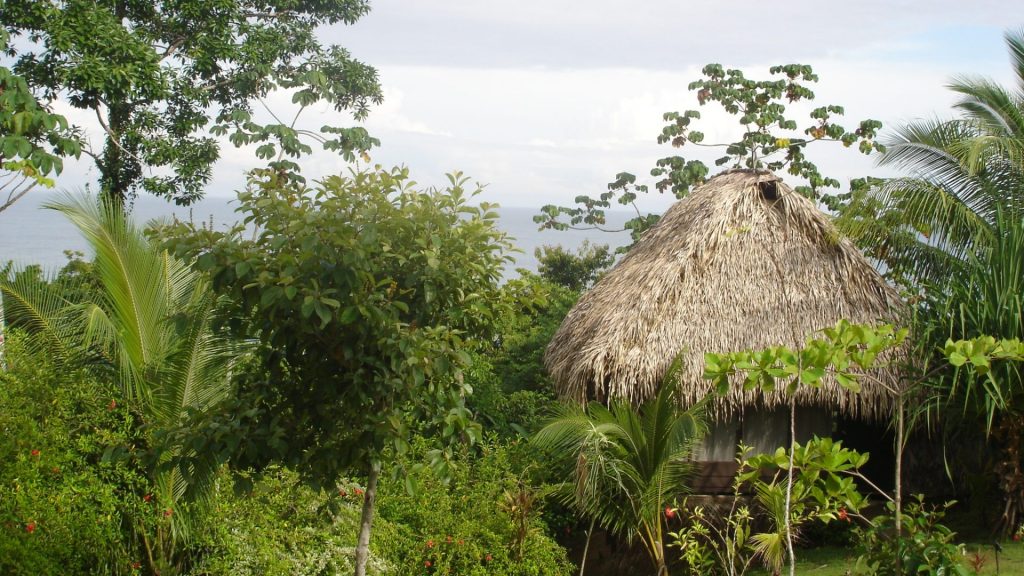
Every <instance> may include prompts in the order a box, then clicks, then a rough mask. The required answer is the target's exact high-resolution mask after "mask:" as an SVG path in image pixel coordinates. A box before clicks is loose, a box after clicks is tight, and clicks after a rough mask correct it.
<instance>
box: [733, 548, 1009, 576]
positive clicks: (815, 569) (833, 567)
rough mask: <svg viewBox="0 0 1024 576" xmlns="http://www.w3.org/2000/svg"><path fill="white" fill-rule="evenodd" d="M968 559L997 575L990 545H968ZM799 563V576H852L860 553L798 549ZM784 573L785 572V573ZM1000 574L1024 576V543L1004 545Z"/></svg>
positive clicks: (757, 573) (758, 573)
mask: <svg viewBox="0 0 1024 576" xmlns="http://www.w3.org/2000/svg"><path fill="white" fill-rule="evenodd" d="M966 552H967V556H966V557H965V558H964V566H966V567H968V570H970V568H971V562H970V561H969V560H970V558H971V557H972V556H973V555H974V554H975V553H978V554H980V555H981V556H982V557H984V559H985V562H984V565H983V566H982V569H981V571H980V572H978V574H979V575H986V576H987V575H995V574H996V561H995V552H994V551H993V550H992V546H991V545H990V544H976V543H969V544H967V546H966ZM796 557H797V562H796V573H797V574H812V575H814V576H846V575H847V574H852V572H851V570H852V569H853V566H854V563H855V562H856V559H857V552H856V550H855V549H853V548H832V547H823V548H813V549H809V550H798V551H797V554H796ZM783 573H784V574H785V573H786V571H785V570H784V571H783ZM751 574H752V575H753V576H764V575H765V574H768V573H767V572H765V571H761V570H758V571H753V572H751ZM999 574H1000V575H1001V576H1024V543H1020V542H1007V543H1005V544H1003V551H1002V552H1001V553H1000V554H999Z"/></svg>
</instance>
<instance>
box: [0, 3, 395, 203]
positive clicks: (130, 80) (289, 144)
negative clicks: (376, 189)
mask: <svg viewBox="0 0 1024 576" xmlns="http://www.w3.org/2000/svg"><path fill="white" fill-rule="evenodd" d="M368 10H369V6H368V3H367V2H366V1H365V0H345V1H342V2H304V3H295V2H270V3H267V2H257V1H252V0H227V1H220V2H207V1H204V0H191V1H185V2H158V3H153V2H139V1H137V0H129V1H125V0H117V1H114V0H103V1H100V2H93V1H88V2H86V1H81V0H75V1H70V2H60V3H54V2H49V1H47V0H7V1H6V2H5V4H4V8H3V11H2V13H0V22H2V24H3V28H4V30H5V33H9V34H10V35H12V36H13V37H14V39H15V41H14V42H12V43H11V44H10V45H8V46H7V52H8V55H9V56H11V57H13V58H14V59H15V63H14V72H15V73H16V74H18V75H20V76H22V77H23V78H24V79H25V80H26V81H27V83H28V86H29V87H30V88H31V89H32V90H33V91H34V92H36V93H37V94H38V95H39V96H40V97H41V98H42V99H44V100H52V99H54V98H58V97H59V98H64V99H66V101H67V102H68V103H69V104H70V105H71V106H74V107H76V108H80V109H83V110H87V111H89V112H91V113H94V114H95V115H96V117H97V118H98V119H99V121H100V123H101V124H102V125H103V129H104V131H105V133H106V146H105V149H104V151H103V153H102V155H100V156H98V157H96V163H97V167H98V168H99V171H100V174H101V185H102V187H103V191H104V193H105V194H107V195H109V196H110V197H111V198H114V199H116V200H122V201H123V200H124V199H125V198H126V197H128V196H129V195H132V194H134V193H135V192H136V190H138V189H142V190H145V191H147V192H150V193H153V194H156V195H158V196H163V197H166V198H168V199H173V200H175V201H176V202H178V203H180V204H188V203H190V202H192V201H194V200H196V199H197V198H199V197H201V196H202V192H203V190H202V188H203V186H204V185H205V184H206V183H207V182H208V181H209V178H210V168H211V165H212V164H213V163H214V162H215V161H216V160H217V157H218V155H219V145H218V143H217V141H216V140H214V139H213V138H212V137H210V136H208V135H207V134H206V133H205V132H206V130H207V129H208V128H209V129H210V131H211V132H212V134H213V135H215V136H227V137H228V139H229V140H230V141H231V143H232V144H234V145H235V146H242V145H247V144H257V145H259V147H258V149H257V152H256V153H257V156H259V157H261V158H265V159H267V160H272V159H274V157H275V156H277V158H276V159H275V160H274V161H273V162H271V166H272V167H273V168H275V169H279V170H287V171H290V172H297V171H298V165H297V164H295V163H294V162H293V161H290V160H284V159H283V158H284V156H288V157H290V158H294V157H296V156H299V155H301V154H306V153H309V152H311V151H312V148H311V146H310V145H309V144H307V143H305V142H303V138H304V137H307V138H312V139H313V140H316V141H317V142H318V143H319V144H321V145H322V146H323V148H324V149H325V150H334V151H338V152H340V153H341V154H342V155H343V156H344V157H345V158H346V159H348V160H353V159H354V158H355V154H357V153H358V152H360V151H364V150H366V149H368V148H369V147H370V146H372V145H374V144H376V143H377V142H376V140H375V139H373V138H370V137H369V135H368V134H367V133H366V131H365V130H364V129H362V128H338V127H331V126H324V127H323V128H321V129H320V132H319V133H315V132H308V131H302V130H298V129H296V128H295V120H292V121H287V122H286V121H283V120H280V119H278V118H277V117H276V116H275V117H274V121H273V122H271V123H268V124H261V123H259V122H257V121H256V120H255V118H254V116H253V107H254V105H255V104H256V103H257V102H259V103H261V104H262V103H263V99H264V98H265V97H266V96H267V95H268V94H270V93H271V92H274V91H276V90H284V91H287V92H290V93H291V94H292V102H293V103H294V104H296V105H297V106H299V107H300V108H305V107H307V106H310V105H313V104H315V103H318V102H323V103H325V104H327V105H330V107H331V108H333V110H334V111H335V112H342V111H349V112H351V113H352V114H353V115H354V116H355V117H356V118H357V119H361V118H363V117H365V115H366V114H367V111H368V107H369V105H370V104H371V103H379V102H380V101H381V91H380V86H379V85H378V83H377V74H376V71H375V70H374V69H373V68H371V67H369V66H367V65H365V64H362V63H360V62H358V61H357V60H355V59H354V58H352V56H351V55H350V54H349V53H348V52H347V51H346V50H344V49H343V48H341V47H339V46H335V45H330V46H324V45H323V44H322V43H321V40H320V39H319V38H318V35H317V29H318V28H319V27H321V26H323V25H330V24H338V23H344V24H352V23H354V22H355V21H356V20H357V19H359V18H360V17H361V16H363V15H364V14H366V12H367V11H368ZM19 37H24V38H26V39H30V40H32V41H31V42H28V41H19V40H18V39H19ZM271 115H273V112H271ZM296 119H297V118H296ZM160 168H165V170H160Z"/></svg>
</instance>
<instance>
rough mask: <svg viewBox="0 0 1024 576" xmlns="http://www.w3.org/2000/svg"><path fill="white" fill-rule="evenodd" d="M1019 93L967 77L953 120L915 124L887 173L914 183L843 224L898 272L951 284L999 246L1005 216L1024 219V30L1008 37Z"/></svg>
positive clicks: (862, 202)
mask: <svg viewBox="0 0 1024 576" xmlns="http://www.w3.org/2000/svg"><path fill="white" fill-rule="evenodd" d="M1005 38H1006V43H1007V46H1008V47H1009V50H1010V56H1011V60H1012V63H1013V67H1014V71H1015V72H1016V76H1017V86H1016V87H1015V88H1013V89H1007V88H1004V87H1002V86H999V85H998V84H996V83H994V82H993V81H991V80H989V79H985V78H974V77H959V78H956V79H954V80H953V82H952V83H951V84H950V86H949V88H950V89H951V90H953V91H954V92H956V93H958V94H959V95H960V100H959V101H958V102H957V103H956V105H955V108H956V109H957V110H958V111H959V112H960V113H961V116H960V117H959V118H955V119H951V120H931V121H921V122H916V123H911V124H908V125H906V126H903V127H902V128H899V129H898V130H897V131H896V135H895V136H894V137H893V139H892V140H890V141H889V142H887V143H886V146H887V151H886V153H885V154H884V155H883V156H882V157H881V160H880V163H881V164H882V165H887V166H893V167H896V168H900V169H903V170H905V171H907V172H909V173H910V174H911V176H908V177H904V178H895V179H892V180H888V181H885V182H884V183H883V184H882V185H880V186H877V187H874V188H871V189H869V190H867V191H865V193H864V195H863V196H859V197H858V196H856V195H855V197H854V201H853V202H851V204H850V206H849V207H848V208H847V209H846V210H844V211H843V213H842V214H841V215H840V217H839V219H838V224H839V226H840V228H842V229H843V230H844V231H845V232H846V233H847V234H849V235H850V236H852V237H853V238H854V239H855V240H857V241H858V243H859V244H861V246H862V247H864V248H865V249H867V250H868V252H869V253H870V254H871V255H873V256H875V257H876V258H878V259H879V260H881V261H882V262H883V263H884V264H885V265H886V266H887V268H888V269H889V271H890V272H895V273H896V274H898V275H902V276H903V277H905V278H906V279H907V280H909V281H910V282H922V281H923V282H926V283H941V282H942V280H943V279H945V278H947V277H948V275H949V274H950V273H955V272H959V271H962V270H963V269H964V267H965V266H966V265H967V260H968V259H969V257H970V255H971V254H972V253H977V252H979V251H985V250H987V249H988V248H989V247H990V246H991V245H992V244H993V242H995V240H996V235H997V230H996V213H997V212H998V211H1002V213H1003V214H1004V215H1005V216H1007V217H1010V218H1019V217H1020V216H1021V215H1022V214H1024V30H1017V31H1010V32H1007V33H1006V35H1005Z"/></svg>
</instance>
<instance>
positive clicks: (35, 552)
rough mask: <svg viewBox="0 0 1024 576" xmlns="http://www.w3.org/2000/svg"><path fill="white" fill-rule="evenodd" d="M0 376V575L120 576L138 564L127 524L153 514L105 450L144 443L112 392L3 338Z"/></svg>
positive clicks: (139, 488) (141, 486) (132, 476)
mask: <svg viewBox="0 0 1024 576" xmlns="http://www.w3.org/2000/svg"><path fill="white" fill-rule="evenodd" d="M7 336H8V339H7V347H6V353H7V364H8V371H6V372H0V494H2V495H3V496H2V497H0V573H3V574H39V575H50V574H52V575H61V574H113V575H117V574H130V573H133V572H134V571H133V569H132V564H133V563H134V562H140V563H141V562H142V561H143V554H144V552H143V549H142V546H141V545H140V544H139V542H138V541H137V540H136V539H135V538H134V529H133V525H135V524H136V522H150V521H155V517H156V516H157V515H158V514H159V512H158V511H157V510H156V509H155V507H154V506H153V505H148V504H146V503H145V502H144V501H143V499H142V497H143V495H144V494H146V493H147V492H148V491H149V481H148V479H147V477H146V474H145V470H144V468H143V467H142V466H141V465H140V461H139V460H138V459H132V460H128V459H121V460H110V459H107V458H104V454H105V453H106V452H107V451H108V450H109V449H110V447H112V446H130V445H136V444H140V443H144V442H145V440H144V438H142V437H141V436H140V434H139V429H138V427H137V425H136V417H135V415H134V414H133V413H132V412H131V411H130V410H128V409H126V407H125V404H124V402H123V397H122V395H121V390H119V389H118V388H117V387H114V386H110V385H108V384H107V383H105V382H103V381H101V380H97V379H96V378H94V377H93V375H91V374H89V373H88V372H86V371H83V370H76V371H67V370H64V369H63V368H62V367H60V366H59V365H56V364H54V363H52V362H50V361H49V360H48V359H47V358H46V356H45V355H42V354H36V353H32V352H31V351H30V350H29V349H28V348H27V347H26V338H25V336H24V335H23V334H22V333H20V331H12V332H10V333H8V334H7Z"/></svg>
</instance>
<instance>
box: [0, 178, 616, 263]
mask: <svg viewBox="0 0 1024 576" xmlns="http://www.w3.org/2000/svg"><path fill="white" fill-rule="evenodd" d="M58 195H59V193H56V192H49V191H34V192H30V193H29V194H28V195H26V196H25V197H24V198H22V199H21V200H19V201H18V202H17V203H15V204H14V205H13V206H11V207H10V208H8V209H7V210H5V211H3V212H0V264H2V263H5V262H8V261H13V262H14V263H15V265H17V266H19V267H20V266H25V265H29V264H39V265H40V266H42V267H43V269H44V270H48V271H55V270H57V269H59V268H60V267H62V266H63V265H64V264H66V263H67V257H66V256H65V251H69V250H75V251H80V252H83V253H85V252H86V251H87V248H86V243H85V241H84V239H83V238H82V237H81V235H80V234H79V233H78V230H76V229H75V227H74V226H72V225H71V223H70V222H68V221H67V220H66V219H65V218H64V217H63V216H61V215H60V214H59V213H57V212H55V211H53V210H46V209H43V208H41V205H42V204H43V203H44V202H45V201H46V200H48V199H52V198H56V197H58ZM237 205H238V203H237V202H236V201H235V200H234V198H226V197H211V198H205V199H203V200H202V201H200V202H198V203H196V204H194V205H193V206H190V207H180V206H175V205H173V204H168V203H167V202H165V201H163V200H161V199H158V198H155V197H152V196H139V197H138V198H137V199H136V200H135V204H134V207H133V209H132V217H133V218H134V219H135V220H136V222H140V223H146V222H149V221H151V220H153V219H158V218H170V217H171V216H172V215H174V216H176V217H177V218H178V219H183V220H188V219H191V220H193V221H195V222H213V224H214V227H215V229H218V230H220V229H226V228H228V227H230V226H231V225H232V224H233V223H235V222H237V221H238V220H239V218H238V215H237V214H236V213H235V208H236V207H237ZM539 211H540V210H539V209H538V208H500V209H499V210H498V212H499V213H500V215H501V219H500V221H499V226H500V228H501V229H502V230H504V231H505V232H507V233H508V234H509V235H510V236H512V237H513V238H515V244H516V246H517V248H518V249H519V250H521V252H518V253H515V254H513V255H512V256H513V257H514V258H515V263H514V264H513V265H510V266H508V267H507V269H506V270H505V277H506V278H511V277H514V276H515V275H516V272H515V270H516V269H517V268H525V269H527V270H531V271H535V270H536V269H537V259H536V257H535V256H534V251H535V250H536V249H537V248H539V247H541V246H544V245H561V246H563V247H564V248H566V249H572V250H575V249H577V248H579V247H580V245H582V244H583V242H584V241H590V242H591V243H592V244H608V245H610V246H611V247H612V249H613V250H614V249H615V248H617V247H619V246H623V245H625V244H628V243H629V233H628V232H614V233H612V232H601V231H599V230H566V231H556V230H544V231H540V230H538V229H537V224H535V223H534V222H533V216H534V215H536V214H538V213H539ZM628 218H629V213H628V212H624V211H623V212H610V213H609V214H608V221H609V224H608V226H609V227H610V228H613V229H614V228H621V227H622V224H623V223H624V222H625V221H626V220H627V219H628ZM86 256H87V257H91V255H90V254H88V253H86Z"/></svg>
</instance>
